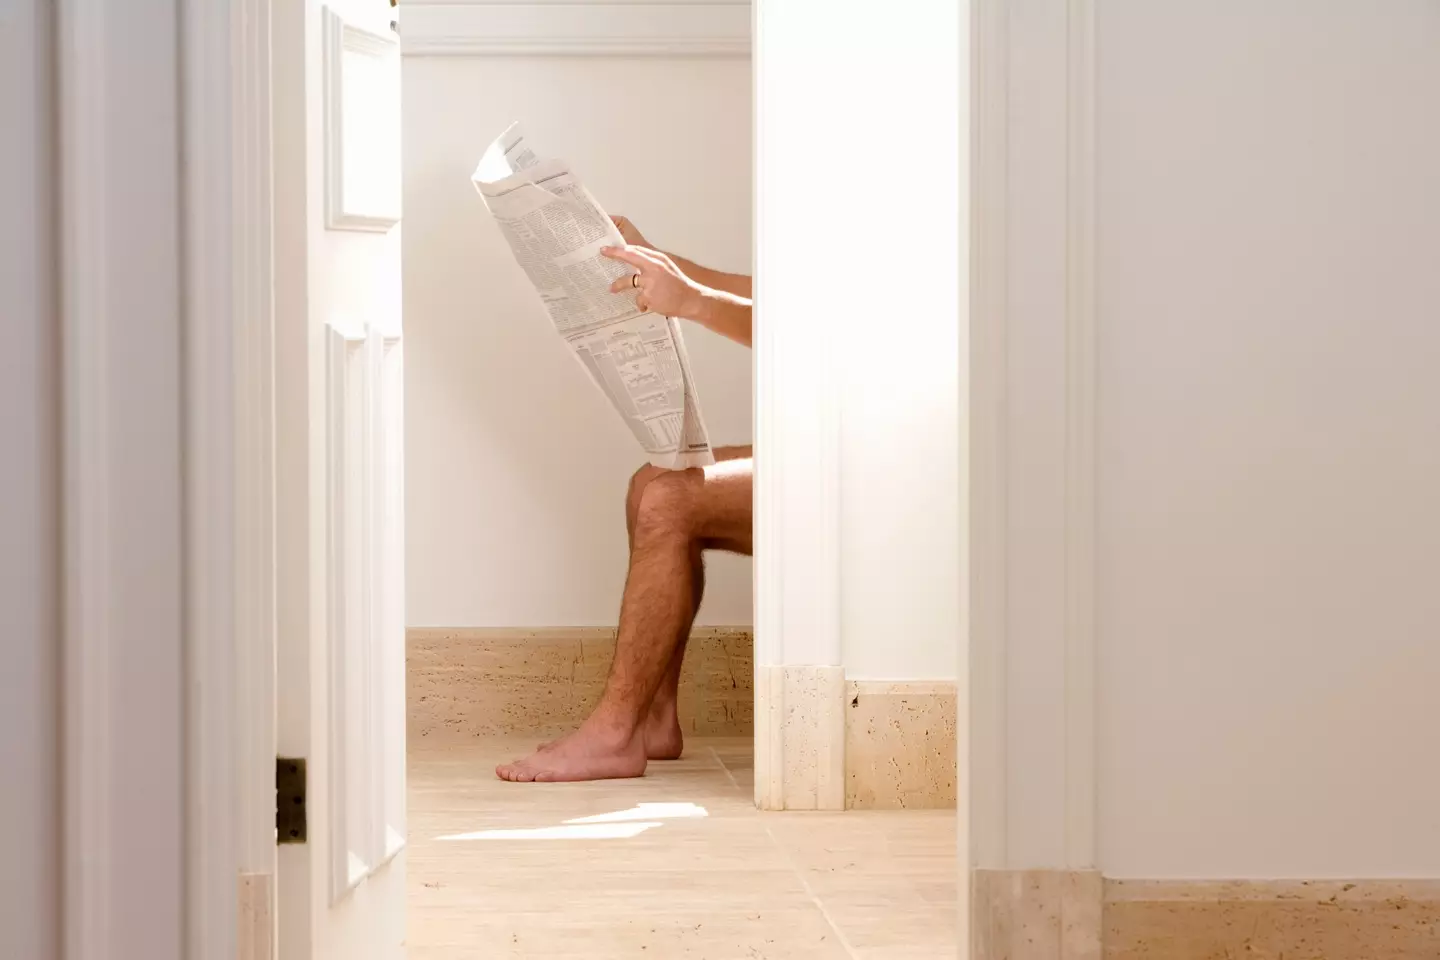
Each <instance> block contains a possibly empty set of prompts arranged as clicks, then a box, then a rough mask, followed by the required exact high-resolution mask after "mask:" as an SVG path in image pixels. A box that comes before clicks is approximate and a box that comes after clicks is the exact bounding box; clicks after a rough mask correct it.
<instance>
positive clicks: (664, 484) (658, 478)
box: [627, 467, 705, 537]
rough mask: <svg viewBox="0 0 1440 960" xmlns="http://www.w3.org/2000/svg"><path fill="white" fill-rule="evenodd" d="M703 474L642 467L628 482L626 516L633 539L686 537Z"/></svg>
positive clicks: (701, 484) (697, 500) (691, 523)
mask: <svg viewBox="0 0 1440 960" xmlns="http://www.w3.org/2000/svg"><path fill="white" fill-rule="evenodd" d="M704 483H705V477H704V474H703V473H701V472H699V471H696V470H663V469H656V468H654V467H646V468H645V469H644V470H641V471H640V472H639V473H637V474H635V478H634V479H633V480H631V481H630V499H629V501H628V503H627V506H632V505H633V508H632V509H631V511H630V516H632V517H633V518H634V520H633V531H632V532H633V533H634V534H635V535H636V536H641V537H643V536H688V535H689V531H690V530H691V528H692V527H693V525H694V520H695V508H696V506H697V505H698V503H699V494H700V490H699V487H701V486H703V485H704Z"/></svg>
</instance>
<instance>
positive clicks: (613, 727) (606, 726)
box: [583, 703, 644, 747]
mask: <svg viewBox="0 0 1440 960" xmlns="http://www.w3.org/2000/svg"><path fill="white" fill-rule="evenodd" d="M583 726H584V727H588V728H589V729H590V732H591V733H592V734H593V735H594V736H596V737H598V738H600V739H601V740H603V741H605V742H606V743H610V744H613V745H614V746H616V747H623V746H626V745H627V744H629V743H631V742H632V741H634V740H635V739H636V738H638V737H639V736H640V732H641V730H642V729H643V728H644V717H638V718H637V717H635V716H634V715H633V714H632V713H631V712H630V711H628V710H623V709H615V708H612V707H610V706H609V705H608V704H605V703H601V704H600V705H599V706H597V707H596V708H595V711H594V712H593V713H591V714H590V716H589V717H588V718H587V719H586V720H585V723H584V724H583Z"/></svg>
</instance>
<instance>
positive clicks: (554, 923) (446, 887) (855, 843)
mask: <svg viewBox="0 0 1440 960" xmlns="http://www.w3.org/2000/svg"><path fill="white" fill-rule="evenodd" d="M530 746H532V743H531V742H530V741H516V740H509V741H505V740H487V741H480V742H476V743H474V744H464V745H454V744H447V745H443V746H442V745H431V744H425V745H421V746H418V747H416V748H412V750H411V756H410V811H409V813H410V837H411V841H410V854H409V863H410V868H409V869H410V881H409V882H410V915H409V931H410V932H409V956H410V958H411V960H460V958H466V960H470V958H490V957H537V958H538V957H545V958H550V957H573V958H579V957H585V958H591V960H609V958H621V957H623V958H632V957H659V958H665V960H668V958H671V957H676V958H682V957H689V958H696V960H732V958H764V960H792V958H793V960H808V958H836V960H845V958H866V960H900V958H904V960H941V958H948V957H952V956H954V955H955V930H956V903H955V817H954V814H953V813H950V812H946V811H901V812H893V813H891V812H850V813H843V814H828V813H781V814H762V813H759V812H757V811H756V810H755V807H754V803H753V801H752V797H753V792H754V791H753V782H754V778H753V772H752V771H753V767H752V764H751V743H750V741H749V740H748V739H745V740H709V741H705V740H700V741H694V742H690V743H687V744H686V753H685V757H684V758H683V759H681V760H678V761H675V762H673V763H664V764H652V766H651V774H650V775H649V776H647V777H645V778H644V779H642V780H631V781H624V782H607V783H588V784H512V783H504V782H502V781H499V780H496V779H495V778H494V773H493V770H494V767H495V764H496V762H498V761H501V760H506V759H511V758H512V757H514V756H516V755H518V754H519V753H522V752H524V751H525V750H526V749H527V748H528V747H530ZM641 804H666V805H668V806H663V807H656V806H651V807H641V806H640V805H641ZM637 808H638V809H637ZM702 808H703V811H704V816H700V815H698V813H699V810H700V809H702ZM622 811H633V813H627V814H626V816H629V817H635V818H642V819H630V820H625V819H618V820H617V819H615V818H613V817H611V818H607V819H609V820H610V822H602V823H599V824H595V823H591V824H569V825H567V824H566V823H565V821H569V820H575V819H577V818H588V817H596V816H601V815H607V814H608V815H615V814H619V813H620V812H622ZM644 823H648V824H652V826H648V827H642V826H641V824H644ZM537 830H548V834H541V835H536V834H535V833H534V831H537ZM496 831H500V832H498V833H497V832H496ZM527 831H530V832H528V833H527ZM597 832H605V833H609V834H610V835H609V836H595V835H594V834H595V833H597ZM466 834H478V835H479V836H475V837H473V838H471V839H453V840H449V839H442V838H445V837H453V836H456V835H462V836H463V835H466ZM626 834H628V835H626Z"/></svg>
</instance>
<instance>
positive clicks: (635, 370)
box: [472, 124, 715, 470]
mask: <svg viewBox="0 0 1440 960" xmlns="http://www.w3.org/2000/svg"><path fill="white" fill-rule="evenodd" d="M472 179H473V180H474V182H475V189H477V190H479V191H480V196H481V197H483V198H484V200H485V206H486V207H488V208H489V210H490V213H491V215H492V216H493V217H494V218H495V222H496V223H497V224H498V225H499V226H500V232H501V233H503V234H504V235H505V239H506V241H508V242H509V244H510V249H511V251H512V252H513V253H514V254H515V259H516V260H517V261H518V262H519V264H520V267H521V269H523V270H524V271H525V275H526V276H527V277H529V278H530V282H531V284H533V285H534V287H535V291H536V292H537V293H538V294H539V295H540V300H541V302H543V303H544V305H545V309H546V311H547V312H548V313H549V314H550V320H551V322H552V323H554V324H555V329H556V331H557V332H558V333H559V334H560V336H561V337H563V338H564V339H565V341H566V342H567V343H569V345H570V349H571V350H573V351H574V353H575V356H576V358H577V359H579V361H580V363H581V365H582V366H584V367H585V369H586V370H588V371H590V377H591V379H593V380H594V381H595V384H596V386H598V387H599V388H600V390H601V392H602V393H604V394H605V396H606V397H608V398H609V399H610V403H611V405H612V406H613V407H614V408H615V409H616V410H617V411H619V413H620V416H621V417H623V418H624V419H625V422H626V423H627V424H628V425H629V427H630V430H631V432H633V433H634V434H635V438H636V439H637V440H639V441H640V446H641V447H643V448H644V450H645V452H646V454H648V455H649V457H650V462H651V463H653V464H654V465H656V466H658V467H669V468H671V469H676V470H680V469H685V468H687V467H701V466H708V465H709V464H712V463H714V462H715V456H714V454H713V452H712V451H711V448H710V439H709V436H708V435H707V434H706V431H705V420H704V418H703V417H701V415H700V401H699V399H698V397H697V395H696V391H695V382H694V379H693V378H692V377H691V375H690V359H689V357H688V356H687V354H686V353H685V341H684V339H683V338H682V336H681V334H680V324H679V323H678V322H677V321H676V320H675V319H673V318H669V317H662V316H659V315H657V314H653V313H642V312H641V311H640V310H639V309H638V308H637V307H636V306H635V298H634V296H632V295H631V294H629V293H628V292H627V293H611V292H610V284H611V283H612V282H614V281H615V280H616V279H618V278H619V277H622V276H627V275H628V274H629V273H630V272H631V269H630V267H628V266H627V265H625V264H624V263H620V262H618V261H615V260H611V259H608V258H606V257H602V256H601V255H600V250H601V248H602V247H608V246H622V245H623V244H624V243H625V240H624V238H622V237H621V236H620V231H619V230H617V229H616V228H615V224H614V222H613V221H611V219H610V218H609V217H608V216H607V215H606V214H605V211H604V210H602V209H600V205H599V204H598V203H596V202H595V198H594V197H592V196H590V193H589V191H587V190H586V189H585V187H584V186H582V185H581V183H580V181H579V180H578V179H576V177H575V175H574V173H572V172H571V170H570V167H569V165H568V164H566V163H564V162H562V161H559V160H550V159H543V158H541V157H540V156H539V155H537V154H536V153H535V152H534V151H533V150H532V149H531V148H530V146H529V144H528V143H527V142H526V140H525V135H524V133H523V132H522V131H521V129H520V125H519V124H513V125H512V126H511V127H510V128H509V129H508V130H506V131H505V132H504V133H503V134H501V135H500V137H499V138H498V139H497V140H496V141H495V142H494V143H492V144H491V145H490V148H489V149H488V150H486V151H485V155H484V156H483V157H482V158H481V160H480V165H479V166H478V167H477V168H476V169H475V174H474V176H473V177H472Z"/></svg>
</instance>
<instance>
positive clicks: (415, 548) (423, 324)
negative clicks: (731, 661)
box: [404, 57, 751, 626]
mask: <svg viewBox="0 0 1440 960" xmlns="http://www.w3.org/2000/svg"><path fill="white" fill-rule="evenodd" d="M404 70H405V73H404V83H405V101H404V108H405V133H404V147H405V240H404V242H405V323H406V347H405V349H406V362H407V368H406V390H407V395H406V404H407V410H406V431H407V439H406V444H407V447H406V469H407V476H406V483H407V487H408V494H407V507H406V509H407V523H408V529H407V537H408V548H407V555H408V560H407V563H408V568H409V572H408V589H409V596H408V600H407V603H408V609H409V614H408V621H409V623H410V625H412V626H583V625H604V624H613V623H614V622H615V620H616V617H617V615H618V610H619V601H620V591H621V588H622V585H623V582H624V576H625V566H626V540H625V524H624V511H623V502H624V495H625V489H626V483H627V481H628V480H629V477H630V474H631V473H633V472H634V470H635V469H636V468H637V467H638V466H639V465H640V464H641V463H642V462H643V458H642V457H641V456H640V452H639V450H638V448H636V446H635V442H634V439H633V437H632V436H631V435H630V433H629V431H628V430H627V429H626V428H625V427H624V425H623V424H622V423H621V421H620V420H619V418H618V417H616V416H615V414H614V413H613V411H611V410H610V408H609V407H608V405H607V404H606V403H605V401H604V400H603V398H602V397H601V396H599V395H598V394H597V392H596V390H595V388H594V386H593V385H592V384H591V383H590V382H589V380H588V379H587V378H586V377H585V375H584V374H583V371H582V370H581V369H580V367H579V365H578V364H577V363H576V362H575V361H574V359H573V358H572V357H571V356H570V355H569V353H568V352H567V351H566V349H565V347H564V345H563V344H562V343H561V342H560V340H559V339H558V338H557V337H556V336H555V334H554V332H553V330H552V329H550V328H549V327H548V325H547V320H546V318H545V316H544V313H543V311H542V309H541V308H540V305H539V302H538V300H537V299H536V298H535V296H534V293H533V291H532V290H531V289H530V288H529V287H528V285H527V283H526V281H525V279H524V276H523V274H522V273H521V272H520V270H519V268H518V267H517V266H516V265H515V263H514V261H513V258H512V257H511V255H510V253H509V250H508V248H507V247H506V246H505V245H504V242H503V241H502V240H501V238H500V235H499V233H498V232H497V231H496V230H495V228H494V226H493V224H491V223H489V222H488V218H487V215H486V213H485V208H484V206H483V205H482V203H481V201H480V198H479V197H478V196H477V195H476V194H475V191H474V188H473V187H472V186H471V184H470V174H471V172H472V171H473V170H474V168H475V163H476V161H477V160H478V159H479V157H480V154H481V152H482V151H483V150H484V148H485V146H486V145H487V144H488V143H489V142H490V140H491V139H493V138H494V137H495V136H496V135H497V134H498V133H499V132H500V131H501V130H503V129H504V127H505V126H506V125H507V124H509V123H510V122H511V121H513V120H520V121H522V122H523V123H524V124H525V125H526V127H527V129H528V130H529V131H530V133H531V134H532V135H533V136H534V138H535V140H536V141H537V142H538V143H540V144H543V145H544V146H545V147H546V149H547V150H548V151H549V152H551V153H552V154H554V155H556V156H562V157H565V158H568V159H569V160H571V161H572V162H573V163H574V164H575V166H576V168H577V170H578V171H579V173H580V176H581V177H582V178H584V180H585V181H586V183H587V185H588V186H589V187H590V189H591V190H592V192H594V194H595V195H596V197H597V198H598V199H599V201H600V202H601V203H602V204H603V205H605V206H606V207H607V208H608V209H609V210H610V211H611V212H612V213H624V214H626V215H627V216H629V217H631V218H632V219H633V220H635V222H636V223H637V224H638V225H639V226H640V228H641V229H642V230H643V231H644V232H645V233H646V235H647V236H648V237H649V239H650V240H652V241H653V242H654V243H656V244H657V245H660V246H662V247H664V248H666V249H669V250H672V251H675V252H678V253H681V254H683V255H685V256H689V257H692V258H693V259H696V260H698V261H700V262H702V263H705V264H707V265H711V266H714V267H717V268H719V269H724V270H731V271H737V272H749V270H750V211H751V198H750V167H751V135H750V128H751V103H750V64H749V62H748V61H747V60H741V59H729V60H727V59H688V58H664V59H661V58H654V59H631V58H616V57H545V58H541V57H523V58H522V57H502V58H484V57H436V58H429V57H407V58H406V60H405V68H404ZM642 100H643V102H644V107H643V110H642V107H641V105H640V104H641V102H642ZM686 341H687V344H688V345H689V347H690V351H691V358H692V361H693V366H694V370H695V375H696V379H697V381H698V384H699V390H700V397H701V402H702V403H703V405H704V411H705V416H706V420H707V422H708V425H709V428H710V431H711V433H712V435H713V437H714V438H715V439H716V441H717V442H721V443H749V442H750V440H751V414H750V369H751V358H750V354H749V351H747V350H745V349H744V348H742V347H739V346H737V345H734V344H732V343H729V342H727V341H723V340H721V339H720V338H718V337H715V336H713V335H711V334H709V333H707V332H706V331H704V330H701V329H698V328H693V327H687V329H686ZM750 596H751V594H750V571H749V561H746V560H739V559H736V558H729V557H714V558H712V560H711V562H710V567H709V588H708V590H707V594H706V601H705V606H704V608H703V609H702V611H701V614H700V617H701V621H702V622H704V623H711V624H727V625H739V624H748V623H750V622H751V609H750Z"/></svg>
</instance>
